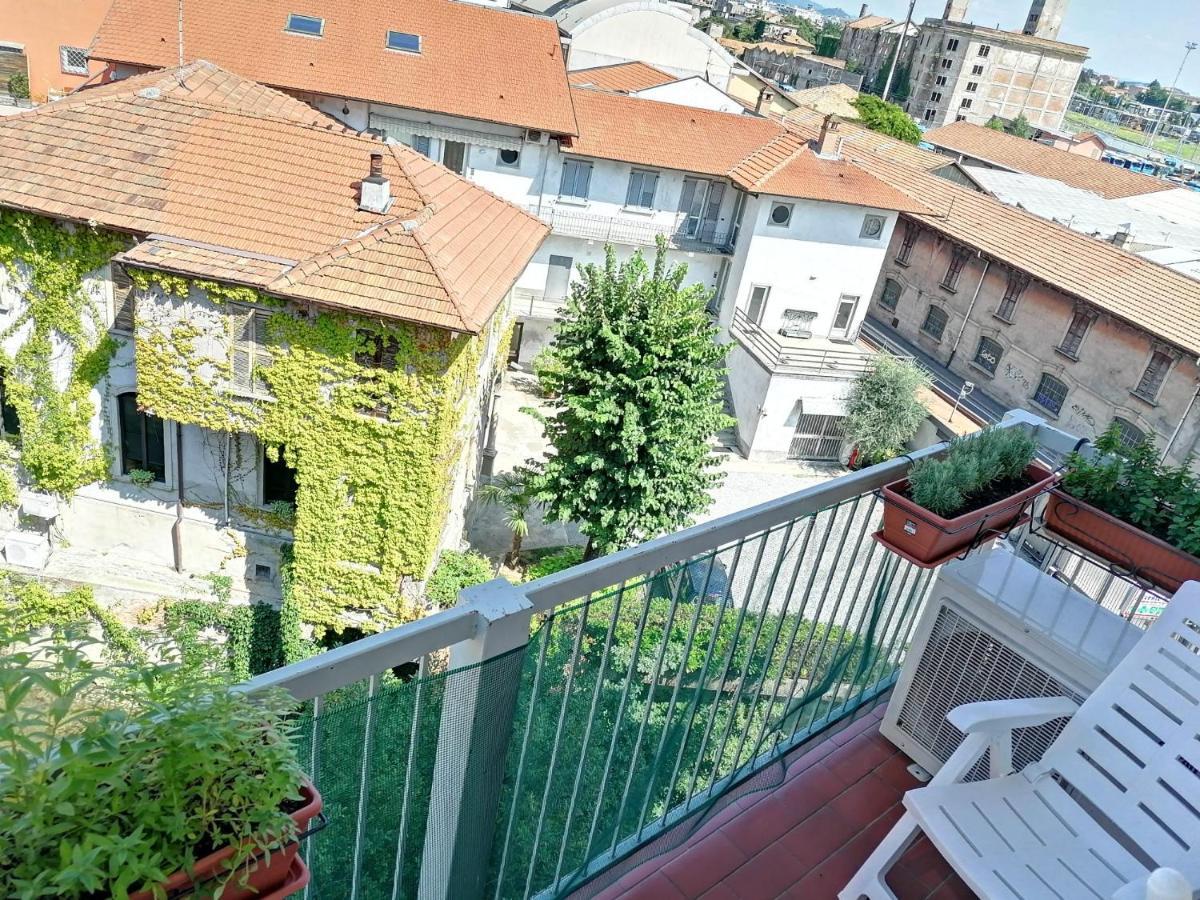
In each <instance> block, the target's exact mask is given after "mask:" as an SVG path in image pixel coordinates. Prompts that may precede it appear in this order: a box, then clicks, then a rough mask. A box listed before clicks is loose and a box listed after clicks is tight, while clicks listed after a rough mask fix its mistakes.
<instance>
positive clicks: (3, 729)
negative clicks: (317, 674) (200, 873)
mask: <svg viewBox="0 0 1200 900" xmlns="http://www.w3.org/2000/svg"><path fill="white" fill-rule="evenodd" d="M89 644H90V641H89V640H88V639H86V638H84V637H80V636H77V635H76V636H72V635H63V634H61V633H55V634H53V635H52V636H51V637H49V638H39V637H38V636H37V635H36V634H33V633H30V632H25V631H22V630H20V629H19V628H16V627H13V623H12V622H11V621H10V622H7V623H4V624H2V625H0V820H3V821H4V823H5V824H4V828H5V831H6V833H8V834H9V835H15V834H19V835H20V836H21V839H20V840H5V841H3V842H0V896H4V897H14V898H18V897H19V898H29V900H33V898H43V897H45V898H49V897H54V898H81V900H82V898H93V897H100V896H103V897H114V898H117V900H123V898H126V897H127V896H128V894H129V892H131V891H135V890H138V889H142V888H152V887H155V886H157V885H158V884H160V883H161V882H162V881H164V880H165V879H166V878H167V877H168V876H170V875H171V874H172V873H174V872H176V871H179V870H190V869H191V868H192V867H193V866H194V864H195V862H196V861H197V860H198V859H200V858H202V857H203V856H205V855H207V854H209V853H211V852H213V851H215V850H218V849H221V848H223V847H225V846H229V845H233V846H235V848H236V849H235V850H234V853H233V856H232V857H231V859H230V863H229V868H228V869H226V870H224V871H223V872H222V873H221V875H220V876H219V879H218V883H217V884H215V885H206V890H207V888H208V887H210V886H211V887H214V888H217V889H218V890H219V888H220V886H221V885H222V884H223V883H228V882H230V881H231V880H233V879H235V878H238V877H239V874H238V869H239V868H242V869H243V871H244V864H245V863H246V862H247V860H248V859H249V858H250V857H251V856H253V855H255V854H258V853H260V852H264V851H267V850H269V849H273V848H275V847H277V846H278V844H279V842H281V841H286V840H290V839H291V838H292V837H294V835H295V823H294V821H293V820H292V818H291V817H290V816H289V815H288V814H287V812H286V811H285V806H284V804H286V803H288V802H289V801H294V800H296V799H298V798H299V792H298V788H299V786H300V784H301V781H302V779H303V773H302V771H301V769H300V766H299V764H298V761H297V757H296V751H295V748H294V747H293V742H292V732H291V730H292V724H291V718H290V714H291V712H292V709H293V707H294V701H292V700H290V699H289V698H287V697H285V696H283V695H281V694H273V693H263V694H256V695H255V696H254V697H253V698H251V697H249V696H247V695H245V694H243V693H239V692H237V691H233V690H230V689H229V688H227V687H226V686H225V685H224V684H223V683H222V681H221V680H220V679H219V678H217V677H216V676H214V675H212V674H211V673H209V672H206V671H204V670H200V669H187V670H185V669H184V667H183V666H182V665H181V663H179V662H178V661H176V660H172V659H170V658H169V654H166V653H165V651H164V654H159V655H158V656H157V657H156V658H155V660H154V661H147V662H144V663H142V664H141V665H138V666H136V667H134V666H124V665H104V664H102V663H100V662H97V661H96V659H95V656H96V655H95V654H94V653H93V652H92V649H91V647H90V646H89ZM154 892H155V894H156V896H158V897H163V896H165V895H164V894H163V892H162V891H161V889H156V890H155V891H154Z"/></svg>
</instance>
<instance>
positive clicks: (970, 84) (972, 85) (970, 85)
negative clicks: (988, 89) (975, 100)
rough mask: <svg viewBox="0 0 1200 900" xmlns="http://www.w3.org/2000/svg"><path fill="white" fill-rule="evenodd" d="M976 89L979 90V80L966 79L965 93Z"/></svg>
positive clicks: (970, 92) (971, 92)
mask: <svg viewBox="0 0 1200 900" xmlns="http://www.w3.org/2000/svg"><path fill="white" fill-rule="evenodd" d="M977 90H979V82H978V81H968V82H967V93H968V94H973V93H975V92H976V91H977Z"/></svg>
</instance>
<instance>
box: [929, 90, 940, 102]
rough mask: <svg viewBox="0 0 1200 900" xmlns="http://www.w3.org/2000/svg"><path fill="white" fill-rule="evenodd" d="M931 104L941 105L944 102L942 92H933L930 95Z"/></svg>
mask: <svg viewBox="0 0 1200 900" xmlns="http://www.w3.org/2000/svg"><path fill="white" fill-rule="evenodd" d="M929 102H930V103H941V102H942V92H941V91H932V92H931V93H930V94H929Z"/></svg>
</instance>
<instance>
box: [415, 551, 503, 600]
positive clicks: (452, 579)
mask: <svg viewBox="0 0 1200 900" xmlns="http://www.w3.org/2000/svg"><path fill="white" fill-rule="evenodd" d="M492 574H493V568H492V564H491V563H490V562H488V561H487V559H485V558H484V557H482V556H480V555H479V554H478V553H474V552H466V553H463V552H460V551H458V550H447V551H446V552H445V553H443V554H442V559H441V562H439V563H438V564H437V568H436V569H434V570H433V574H432V575H430V576H429V581H427V582H426V583H425V598H426V599H427V600H428V601H429V602H430V603H432V604H434V605H435V606H438V607H442V608H445V607H449V606H453V605H454V604H455V603H456V602H457V601H458V592H459V591H461V590H462V589H463V588H465V587H470V586H471V585H473V584H483V582H485V581H491V579H492Z"/></svg>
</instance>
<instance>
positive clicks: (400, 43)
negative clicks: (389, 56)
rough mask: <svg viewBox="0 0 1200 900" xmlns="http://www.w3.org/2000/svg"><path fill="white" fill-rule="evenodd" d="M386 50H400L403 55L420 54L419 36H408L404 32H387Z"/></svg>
mask: <svg viewBox="0 0 1200 900" xmlns="http://www.w3.org/2000/svg"><path fill="white" fill-rule="evenodd" d="M387 48H388V49H389V50H402V51H404V52H405V53H420V52H421V36H420V35H419V34H409V33H408V32H406V31H389V32H388V33H387Z"/></svg>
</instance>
